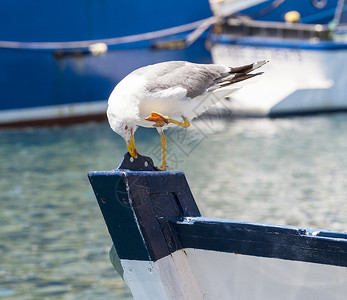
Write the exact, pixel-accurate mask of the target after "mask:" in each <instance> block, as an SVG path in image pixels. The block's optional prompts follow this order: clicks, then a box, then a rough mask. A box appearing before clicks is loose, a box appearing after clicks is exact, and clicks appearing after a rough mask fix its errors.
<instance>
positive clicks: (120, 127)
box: [108, 113, 137, 158]
mask: <svg viewBox="0 0 347 300" xmlns="http://www.w3.org/2000/svg"><path fill="white" fill-rule="evenodd" d="M108 120H109V123H110V125H111V128H112V130H113V131H114V132H116V133H118V134H119V135H120V136H121V137H122V138H123V139H124V140H125V142H126V144H127V148H128V151H129V154H130V155H131V156H132V157H134V158H137V150H136V147H135V139H134V133H135V131H136V129H137V125H136V124H135V122H134V120H131V119H127V118H125V117H120V116H118V117H117V116H115V115H113V114H112V113H110V114H108Z"/></svg>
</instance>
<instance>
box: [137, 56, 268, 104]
mask: <svg viewBox="0 0 347 300" xmlns="http://www.w3.org/2000/svg"><path fill="white" fill-rule="evenodd" d="M265 63H266V62H265V61H263V62H258V63H255V64H250V65H246V66H242V67H238V68H230V67H226V66H222V65H216V64H193V63H189V62H183V61H173V62H165V63H159V64H156V65H152V66H148V67H145V68H142V69H143V70H142V72H144V71H145V73H142V74H146V79H147V84H146V89H147V91H149V92H159V91H163V90H168V89H172V88H175V87H180V88H183V89H185V90H186V91H187V93H186V96H187V97H189V98H195V97H197V96H200V95H203V94H205V93H206V92H210V91H213V90H216V89H218V88H222V87H225V86H227V85H230V84H233V83H235V82H239V81H242V80H245V79H248V78H251V77H253V76H256V75H259V74H261V73H257V74H248V73H249V72H251V71H253V70H255V69H257V68H259V67H260V66H262V65H263V64H265ZM146 68H147V70H145V69H146ZM140 70H141V69H140Z"/></svg>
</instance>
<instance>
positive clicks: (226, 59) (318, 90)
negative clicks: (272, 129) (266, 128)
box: [212, 44, 347, 116]
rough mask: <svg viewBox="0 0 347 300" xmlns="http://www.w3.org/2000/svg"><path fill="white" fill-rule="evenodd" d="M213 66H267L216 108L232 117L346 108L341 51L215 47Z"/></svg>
mask: <svg viewBox="0 0 347 300" xmlns="http://www.w3.org/2000/svg"><path fill="white" fill-rule="evenodd" d="M212 57H213V61H214V63H218V64H225V65H230V66H238V65H244V64H248V63H252V62H254V61H257V60H263V59H268V60H270V62H269V63H268V64H267V65H266V66H264V67H263V68H262V71H264V74H263V75H262V76H259V77H257V78H256V79H253V80H250V82H249V83H248V84H247V85H246V86H245V87H244V88H243V89H242V90H240V91H239V92H238V93H237V94H236V95H234V96H233V97H232V98H231V101H230V102H227V101H225V102H223V103H222V104H221V105H222V106H223V107H224V108H225V106H226V107H228V108H229V109H231V110H232V112H233V113H234V114H241V115H244V114H246V115H260V116H268V115H277V114H292V113H311V112H313V113H314V112H324V111H338V110H346V109H347V96H346V95H347V83H346V82H347V51H346V50H307V49H290V48H271V47H253V46H238V45H227V44H215V45H214V46H213V47H212Z"/></svg>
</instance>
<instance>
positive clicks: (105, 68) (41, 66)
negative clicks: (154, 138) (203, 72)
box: [0, 39, 212, 110]
mask: <svg viewBox="0 0 347 300" xmlns="http://www.w3.org/2000/svg"><path fill="white" fill-rule="evenodd" d="M167 60H187V61H192V62H199V63H211V61H212V59H211V55H210V53H209V51H207V50H206V48H205V40H204V39H200V40H198V41H197V42H196V43H194V44H193V45H192V46H190V47H189V48H187V49H183V50H155V49H151V48H149V47H141V48H133V49H118V50H109V51H108V52H106V53H105V54H104V55H99V56H93V55H81V56H80V57H74V56H65V57H61V58H57V57H55V56H54V53H53V52H51V51H33V50H18V49H0V66H1V70H2V72H1V73H2V74H1V76H0V87H1V88H0V97H1V102H0V103H1V105H0V110H4V109H19V108H29V107H38V106H50V105H62V104H68V103H80V102H91V101H100V100H107V98H108V97H109V95H110V93H111V91H112V89H113V88H114V86H115V85H116V84H117V83H118V82H119V81H120V80H121V79H122V78H123V77H125V76H126V75H127V74H129V73H130V72H131V71H133V70H135V69H137V68H139V67H142V66H145V65H148V64H153V63H157V62H162V61H167Z"/></svg>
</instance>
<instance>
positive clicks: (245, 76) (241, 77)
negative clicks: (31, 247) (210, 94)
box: [219, 72, 264, 87]
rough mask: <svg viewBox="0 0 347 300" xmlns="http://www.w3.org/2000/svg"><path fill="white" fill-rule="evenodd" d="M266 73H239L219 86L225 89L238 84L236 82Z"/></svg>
mask: <svg viewBox="0 0 347 300" xmlns="http://www.w3.org/2000/svg"><path fill="white" fill-rule="evenodd" d="M263 73H264V72H259V73H255V74H247V73H237V74H236V75H235V76H232V77H231V78H230V79H229V80H228V79H227V80H225V81H223V82H222V83H220V84H219V86H220V87H225V86H228V85H230V84H233V83H236V82H240V81H243V80H246V79H249V78H252V77H254V76H258V75H261V74H263Z"/></svg>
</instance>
